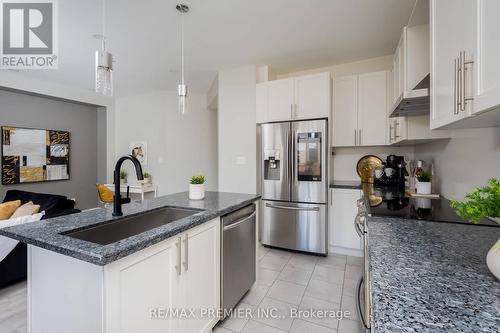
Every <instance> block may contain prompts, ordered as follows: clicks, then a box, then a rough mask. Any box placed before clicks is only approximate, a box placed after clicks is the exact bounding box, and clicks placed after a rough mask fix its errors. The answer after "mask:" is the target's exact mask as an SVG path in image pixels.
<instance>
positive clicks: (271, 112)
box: [267, 79, 294, 121]
mask: <svg viewBox="0 0 500 333" xmlns="http://www.w3.org/2000/svg"><path fill="white" fill-rule="evenodd" d="M267 89H268V92H267V94H268V109H267V110H268V111H267V114H268V119H267V121H281V120H283V121H286V120H291V119H292V112H293V109H294V104H293V102H294V97H293V94H294V83H293V79H283V80H276V81H269V82H267Z"/></svg>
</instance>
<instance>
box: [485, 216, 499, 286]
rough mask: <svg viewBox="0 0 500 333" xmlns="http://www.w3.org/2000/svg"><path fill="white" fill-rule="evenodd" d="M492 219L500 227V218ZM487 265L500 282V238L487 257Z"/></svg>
mask: <svg viewBox="0 0 500 333" xmlns="http://www.w3.org/2000/svg"><path fill="white" fill-rule="evenodd" d="M491 219H492V220H493V221H495V222H496V223H497V224H498V225H500V218H498V217H494V218H491ZM486 265H488V268H489V270H490V271H491V273H493V275H495V276H496V278H497V279H499V280H500V238H499V239H498V241H497V242H496V243H495V245H493V247H492V248H491V249H490V250H489V251H488V254H487V255H486Z"/></svg>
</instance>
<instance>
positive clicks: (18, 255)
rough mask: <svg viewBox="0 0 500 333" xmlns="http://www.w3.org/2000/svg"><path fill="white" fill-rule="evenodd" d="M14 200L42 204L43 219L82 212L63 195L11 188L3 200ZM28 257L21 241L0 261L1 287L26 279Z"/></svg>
mask: <svg viewBox="0 0 500 333" xmlns="http://www.w3.org/2000/svg"><path fill="white" fill-rule="evenodd" d="M12 200H21V204H25V203H27V202H29V201H33V203H34V204H36V205H40V211H45V215H44V217H43V219H49V218H52V217H56V216H62V215H69V214H74V213H79V212H80V210H78V209H75V202H74V201H73V200H69V199H68V198H67V197H65V196H62V195H56V194H45V193H34V192H26V191H20V190H9V191H7V193H6V194H5V198H4V199H3V201H2V202H7V201H12ZM0 223H1V222H0ZM27 258H28V251H27V246H26V244H24V243H19V244H17V246H16V247H15V248H14V249H13V250H12V251H11V252H10V253H9V254H8V255H7V257H5V258H4V260H2V262H0V288H3V287H6V286H8V285H11V284H14V283H16V282H19V281H21V280H24V279H26V276H27V274H28V273H27Z"/></svg>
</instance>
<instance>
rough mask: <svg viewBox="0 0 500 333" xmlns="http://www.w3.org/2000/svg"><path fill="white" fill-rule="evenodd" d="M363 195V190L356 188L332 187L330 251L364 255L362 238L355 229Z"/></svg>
mask: <svg viewBox="0 0 500 333" xmlns="http://www.w3.org/2000/svg"><path fill="white" fill-rule="evenodd" d="M361 195H362V192H361V190H356V189H340V188H333V189H330V213H329V215H330V216H329V228H328V229H329V243H330V244H329V245H330V246H329V247H330V252H336V253H342V254H347V255H355V256H361V255H362V252H361V249H362V245H361V239H360V238H359V236H358V234H357V233H356V230H355V229H354V219H355V217H356V215H357V214H358V207H357V200H358V199H359V198H361Z"/></svg>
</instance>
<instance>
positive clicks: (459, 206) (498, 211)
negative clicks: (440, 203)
mask: <svg viewBox="0 0 500 333" xmlns="http://www.w3.org/2000/svg"><path fill="white" fill-rule="evenodd" d="M450 205H451V207H453V209H455V211H456V212H457V214H458V215H459V216H461V217H463V218H464V219H467V220H469V221H471V222H472V223H478V222H479V220H480V219H482V218H484V217H500V179H495V178H492V179H490V180H489V181H488V185H487V186H485V187H479V188H476V189H474V190H472V192H470V193H468V194H467V195H466V196H465V200H464V201H457V200H451V203H450Z"/></svg>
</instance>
